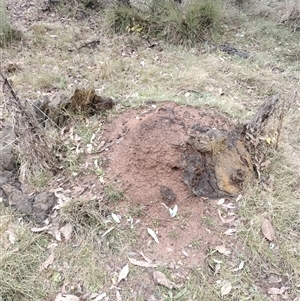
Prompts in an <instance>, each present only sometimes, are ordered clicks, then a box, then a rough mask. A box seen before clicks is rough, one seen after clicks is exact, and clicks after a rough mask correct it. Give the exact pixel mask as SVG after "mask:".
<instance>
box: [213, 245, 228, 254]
mask: <svg viewBox="0 0 300 301" xmlns="http://www.w3.org/2000/svg"><path fill="white" fill-rule="evenodd" d="M215 250H217V251H218V252H219V253H220V254H224V255H226V256H228V255H229V254H230V253H231V251H230V250H228V249H227V248H226V247H225V246H224V245H223V246H216V247H215Z"/></svg>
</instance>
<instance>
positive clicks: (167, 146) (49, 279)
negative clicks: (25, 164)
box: [0, 1, 300, 301]
mask: <svg viewBox="0 0 300 301" xmlns="http://www.w3.org/2000/svg"><path fill="white" fill-rule="evenodd" d="M74 3H75V2H74ZM7 5H8V12H9V16H10V19H11V23H12V25H13V26H14V27H16V28H17V29H20V30H22V31H23V39H22V41H21V42H18V43H14V44H12V45H11V47H9V48H3V49H1V71H2V72H4V73H5V75H6V76H7V77H8V78H9V79H10V80H11V82H12V84H13V87H14V89H15V90H16V92H17V94H18V96H19V97H20V98H21V99H26V100H28V101H29V102H30V103H32V102H34V101H36V100H37V99H42V98H44V97H45V96H47V97H49V98H51V99H52V98H54V97H57V95H61V94H65V95H67V96H69V97H70V96H71V95H72V93H73V92H74V90H75V88H93V89H95V90H96V92H97V93H98V94H99V95H101V96H106V97H112V98H114V100H115V103H116V105H115V107H114V108H113V109H112V110H108V111H104V112H99V114H96V115H94V116H91V117H89V118H87V117H86V116H72V118H71V120H69V121H68V123H66V124H65V126H64V127H61V128H60V129H59V131H58V133H57V134H56V135H57V136H55V138H57V139H59V140H60V141H62V146H61V149H63V150H64V152H63V154H62V158H61V159H62V161H61V162H62V163H61V166H60V169H59V172H57V173H56V174H55V175H52V174H48V173H46V172H44V173H42V174H39V175H36V178H35V179H32V183H33V187H32V186H30V187H27V189H28V191H27V192H28V193H31V192H37V191H38V192H43V191H50V192H53V193H54V194H55V195H56V197H57V204H56V208H55V209H54V211H52V212H51V216H50V218H49V219H48V220H46V222H44V223H42V224H36V223H35V222H34V221H32V220H30V219H27V218H26V217H25V216H23V215H21V214H19V213H18V212H15V211H14V210H12V209H11V208H8V207H6V206H4V204H0V212H1V225H0V248H1V249H0V250H1V252H0V264H1V269H0V275H1V277H0V292H1V294H0V300H72V299H71V298H73V300H79V299H76V298H80V300H89V299H90V300H118V301H119V300H153V301H154V300H223V299H224V300H294V301H298V300H300V282H299V279H300V264H299V262H300V258H299V254H300V245H299V239H300V215H299V212H300V210H299V202H300V199H299V183H300V174H299V170H300V161H299V160H297V158H299V157H300V141H299V131H298V129H299V126H300V118H299V115H300V111H299V110H300V104H299V98H298V97H299V96H298V94H299V91H298V89H299V88H298V86H299V83H300V78H299V72H300V68H299V40H300V36H299V27H296V26H295V27H293V26H294V25H295V24H294V23H293V24H292V25H293V26H290V25H289V24H284V23H280V20H281V19H282V18H283V17H284V16H286V15H287V14H288V12H289V11H291V7H292V2H288V3H287V4H286V6H284V4H283V3H281V2H280V1H278V2H277V1H275V2H274V3H268V2H264V1H263V2H262V3H260V5H259V7H258V6H257V5H253V4H252V3H251V1H250V2H249V3H242V2H241V3H240V6H236V5H233V6H230V8H227V11H226V12H224V14H225V13H226V16H227V18H228V16H229V17H230V18H229V20H227V21H226V24H225V25H224V28H223V34H222V35H220V36H216V37H215V38H214V44H220V45H221V44H226V45H232V46H231V48H230V51H228V48H226V47H227V46H226V47H225V48H224V47H223V50H222V48H218V47H215V46H214V45H211V44H210V43H208V42H204V43H201V44H199V45H196V46H195V47H193V48H184V47H182V46H175V45H169V44H167V43H165V42H163V41H150V42H151V45H155V46H153V47H149V46H150V44H149V42H148V41H146V40H145V39H143V38H142V37H140V36H137V35H134V34H133V35H126V34H125V35H114V34H111V33H109V32H107V30H106V29H105V27H104V26H103V12H99V13H95V12H90V13H89V14H85V12H84V10H83V9H82V8H81V7H79V6H76V5H74V7H73V8H72V9H70V7H68V6H67V5H66V6H65V5H61V6H59V7H52V8H50V10H48V9H46V8H45V7H43V6H41V4H40V3H39V1H37V3H35V1H31V2H24V3H23V2H22V1H9V3H7ZM20 7H22V9H20ZM295 7H296V4H295ZM298 20H299V19H298ZM296 25H297V24H296ZM297 28H298V30H297ZM93 41H96V42H95V43H89V42H93ZM97 41H99V42H97ZM233 48H234V49H238V51H240V52H239V53H242V54H244V53H247V54H249V57H246V56H244V55H241V56H240V55H237V51H233V50H232V49H233ZM224 49H225V50H226V51H224ZM297 92H298V94H297ZM275 93H278V94H279V95H280V98H281V99H285V100H287V102H289V101H290V103H292V108H291V110H290V111H289V112H288V114H287V116H286V117H285V118H284V121H283V127H282V132H281V136H280V143H279V148H278V150H277V151H276V150H275V149H274V147H273V145H272V141H273V140H272V139H273V138H274V137H266V136H264V137H260V138H261V141H264V142H265V144H264V145H265V147H266V149H267V150H268V152H267V154H268V158H257V159H258V160H257V161H256V164H259V165H262V166H264V167H265V168H264V169H263V172H262V174H261V178H260V179H253V181H252V182H251V183H250V184H249V185H248V186H246V187H244V190H243V191H241V192H240V193H238V194H237V195H236V196H234V197H229V196H225V197H215V198H205V197H196V196H193V195H192V194H191V193H190V190H189V188H188V187H187V186H186V185H185V184H184V183H183V181H182V177H183V173H182V170H181V163H182V153H183V150H182V148H183V147H184V142H185V141H186V140H187V139H188V136H189V131H190V129H191V127H192V126H193V125H195V124H199V123H200V124H201V125H203V126H210V127H214V128H217V129H219V130H230V129H232V128H233V127H234V126H235V125H237V124H238V123H243V122H245V121H246V120H248V119H250V117H251V116H252V115H253V114H254V112H255V110H256V109H257V107H258V105H260V104H261V102H262V101H263V100H264V99H266V98H267V97H268V96H269V95H273V94H275ZM1 97H2V96H1ZM1 110H3V106H2V105H1ZM2 112H3V111H2ZM3 116H4V117H3V118H2V119H1V122H3V121H4V119H5V118H6V117H9V114H8V115H3ZM168 189H169V190H168ZM162 203H163V204H162ZM175 205H177V207H178V211H177V213H176V214H175V216H173V217H171V215H172V213H174V212H175V211H174V208H175ZM170 209H171V212H170ZM49 223H50V224H49ZM156 240H157V242H156ZM136 260H137V261H138V262H137V261H136ZM127 264H128V268H129V272H128V273H127V271H126V269H127ZM158 271H159V272H162V273H163V274H164V275H165V276H166V277H167V280H166V279H163V280H159V279H158V275H159V274H158V273H157V272H158ZM160 277H161V275H160ZM60 294H66V295H67V296H68V298H69V299H67V297H66V298H65V299H63V297H61V295H60ZM71 296H72V297H71Z"/></svg>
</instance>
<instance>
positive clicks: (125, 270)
mask: <svg viewBox="0 0 300 301" xmlns="http://www.w3.org/2000/svg"><path fill="white" fill-rule="evenodd" d="M128 273H129V266H128V264H126V265H125V266H124V267H123V268H122V270H121V271H120V273H119V276H118V283H120V281H122V280H123V279H126V277H127V275H128Z"/></svg>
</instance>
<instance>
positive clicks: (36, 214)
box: [31, 192, 57, 223]
mask: <svg viewBox="0 0 300 301" xmlns="http://www.w3.org/2000/svg"><path fill="white" fill-rule="evenodd" d="M56 202H57V198H56V196H55V195H54V193H49V192H42V193H39V194H37V195H36V196H35V197H34V200H33V202H32V212H31V217H32V218H33V219H34V220H35V221H36V222H37V223H42V222H43V221H44V220H45V219H46V218H47V217H48V216H49V214H50V213H51V210H52V209H53V207H54V206H55V204H56Z"/></svg>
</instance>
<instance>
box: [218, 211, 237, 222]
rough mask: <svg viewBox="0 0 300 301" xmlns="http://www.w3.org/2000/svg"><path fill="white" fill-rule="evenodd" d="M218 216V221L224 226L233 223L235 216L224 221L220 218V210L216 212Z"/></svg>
mask: <svg viewBox="0 0 300 301" xmlns="http://www.w3.org/2000/svg"><path fill="white" fill-rule="evenodd" d="M218 215H219V218H220V220H221V221H222V223H224V224H229V223H231V222H233V221H234V220H235V216H234V217H232V218H229V219H224V218H223V217H222V214H221V211H220V210H218Z"/></svg>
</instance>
